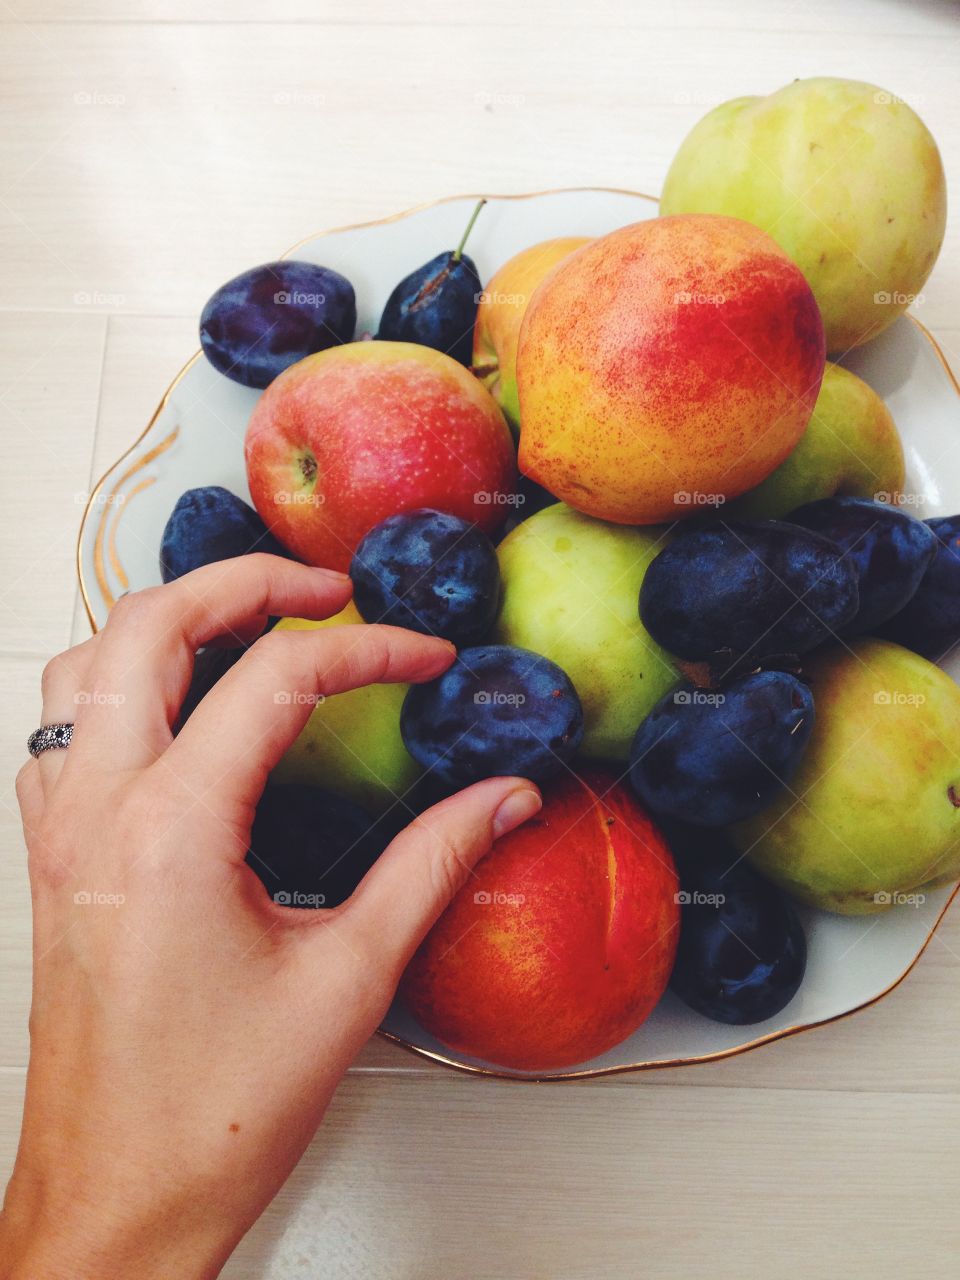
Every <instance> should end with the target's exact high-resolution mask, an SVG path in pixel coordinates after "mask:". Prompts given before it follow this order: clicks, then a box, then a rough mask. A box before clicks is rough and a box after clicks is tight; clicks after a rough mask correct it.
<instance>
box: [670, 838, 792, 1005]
mask: <svg viewBox="0 0 960 1280" xmlns="http://www.w3.org/2000/svg"><path fill="white" fill-rule="evenodd" d="M713 844H716V845H717V846H718V847H709V848H707V849H705V851H704V856H701V857H690V856H689V855H688V856H683V855H682V854H678V855H677V864H678V869H679V872H680V884H681V899H680V901H681V907H680V941H679V944H678V946H677V958H676V962H675V964H674V968H673V974H672V976H671V979H670V987H671V989H672V990H673V991H674V992H675V993H676V994H677V995H678V996H679V997H680V999H681V1000H682V1001H683V1002H684V1003H685V1004H686V1005H688V1006H689V1007H690V1008H691V1009H694V1010H695V1011H696V1012H697V1013H701V1014H703V1015H704V1017H707V1018H711V1019H712V1020H713V1021H714V1022H725V1023H728V1024H731V1025H734V1026H744V1025H747V1024H750V1023H755V1022H765V1021H766V1020H767V1019H768V1018H772V1017H774V1016H775V1015H776V1014H778V1013H779V1012H780V1011H781V1009H784V1008H786V1006H787V1005H788V1004H789V1003H790V1001H791V1000H792V999H793V997H794V996H795V995H796V993H797V991H798V989H799V987H800V984H801V983H802V981H803V976H804V973H805V971H806V966H807V939H806V935H805V934H804V931H803V925H802V924H801V922H800V917H799V916H798V915H797V912H796V910H795V909H794V907H793V905H792V903H790V902H789V901H788V899H787V898H786V897H784V895H783V894H782V893H781V892H780V890H779V889H778V888H777V887H776V886H775V885H772V884H770V882H769V881H767V880H764V879H763V877H762V876H760V875H758V874H757V872H756V871H754V870H753V868H752V867H750V866H749V865H748V864H747V863H745V862H743V861H741V860H740V856H739V854H738V853H737V852H736V851H735V850H733V849H732V848H730V847H729V846H726V845H725V843H724V841H723V838H722V836H720V835H717V836H716V837H715V840H712V841H711V846H712V845H713Z"/></svg>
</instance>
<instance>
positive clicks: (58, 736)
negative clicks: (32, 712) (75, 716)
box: [27, 724, 73, 757]
mask: <svg viewBox="0 0 960 1280" xmlns="http://www.w3.org/2000/svg"><path fill="white" fill-rule="evenodd" d="M72 741H73V725H72V724H43V725H41V726H40V728H39V729H34V731H33V733H31V735H30V737H29V738H28V739H27V750H28V751H29V752H30V754H31V755H32V756H34V757H36V756H42V755H43V753H44V751H55V750H57V749H58V748H61V749H62V748H65V747H69V745H70V743H71V742H72Z"/></svg>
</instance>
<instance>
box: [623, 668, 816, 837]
mask: <svg viewBox="0 0 960 1280" xmlns="http://www.w3.org/2000/svg"><path fill="white" fill-rule="evenodd" d="M813 718H814V710H813V695H812V694H811V692H810V689H809V688H808V686H807V685H805V684H803V683H802V682H801V681H800V680H798V679H797V678H796V676H793V675H790V674H788V673H787V672H786V671H757V672H752V673H751V674H750V675H746V676H741V677H739V678H738V679H735V680H731V681H730V682H729V683H728V684H726V685H725V686H724V687H723V688H722V689H717V690H712V689H697V688H695V687H694V686H693V685H692V684H683V685H681V686H680V687H679V688H678V689H676V690H674V691H673V692H672V693H668V694H667V695H666V696H665V697H663V698H661V699H660V701H659V702H658V703H657V704H656V706H655V707H654V708H653V710H652V711H651V712H650V714H649V715H648V716H647V718H646V719H645V720H644V721H643V723H642V724H641V725H640V728H639V729H638V730H637V734H636V737H635V738H634V740H633V746H632V748H631V751H630V783H631V785H632V787H633V790H634V792H635V793H636V795H637V797H638V798H639V800H640V801H641V803H643V804H645V805H646V806H647V807H648V808H650V809H651V810H653V812H654V813H655V814H658V815H663V816H664V817H668V818H674V819H677V820H678V821H682V822H689V823H696V824H698V825H700V826H707V827H722V826H726V825H727V824H728V823H731V822H739V821H741V820H742V819H744V818H749V817H752V816H753V815H754V814H755V813H759V812H760V810H761V809H765V808H766V807H767V805H768V804H770V803H772V801H773V800H774V799H776V797H777V795H778V793H779V792H780V790H781V788H782V787H783V786H784V784H785V783H787V782H789V780H790V778H791V777H792V776H793V774H794V773H795V772H796V769H797V766H798V765H799V763H800V759H801V757H802V756H803V752H804V750H805V748H806V745H807V742H808V740H809V737H810V731H811V729H812V728H813Z"/></svg>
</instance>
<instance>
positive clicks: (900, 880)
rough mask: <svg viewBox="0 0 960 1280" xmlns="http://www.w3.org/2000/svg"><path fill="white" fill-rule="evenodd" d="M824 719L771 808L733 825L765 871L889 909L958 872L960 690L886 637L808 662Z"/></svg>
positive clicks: (803, 887)
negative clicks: (781, 793) (796, 768)
mask: <svg viewBox="0 0 960 1280" xmlns="http://www.w3.org/2000/svg"><path fill="white" fill-rule="evenodd" d="M805 666H806V674H807V676H808V678H809V680H810V682H811V687H812V689H813V696H814V702H815V705H816V719H815V721H814V726H813V733H812V734H811V737H810V741H809V743H808V745H807V749H806V753H805V754H804V757H803V760H802V762H801V764H800V768H799V770H798V772H797V773H796V774H794V776H793V778H792V780H791V783H790V786H789V788H787V789H786V790H785V791H784V792H783V795H782V797H781V798H780V799H779V800H778V801H777V802H776V803H775V804H773V805H771V807H770V808H768V809H764V811H763V812H762V813H760V814H759V815H758V816H757V817H755V818H751V819H749V821H747V822H742V823H739V824H737V825H736V826H735V827H733V828H732V834H733V837H734V840H735V842H736V843H737V845H738V846H739V847H740V849H741V850H743V852H745V853H748V854H749V857H750V859H751V860H752V861H753V862H754V864H755V865H756V866H757V868H758V869H759V870H760V871H762V872H763V874H764V875H766V876H769V877H770V879H772V880H775V881H776V882H777V883H778V884H780V885H782V886H783V888H785V889H787V890H788V891H789V892H790V893H792V894H793V895H794V896H795V897H797V898H799V899H800V900H801V901H802V902H807V903H810V904H812V905H813V906H815V907H823V908H825V909H826V910H827V911H836V912H839V913H841V914H843V915H862V914H867V913H871V912H876V911H885V910H887V909H888V908H889V907H891V906H896V905H897V903H898V902H902V901H904V899H907V900H909V899H910V895H913V894H917V893H923V892H924V891H925V890H926V889H929V888H932V887H934V886H936V885H938V884H943V883H946V882H948V881H951V880H955V879H956V878H957V877H958V876H960V755H958V752H957V730H958V727H960V688H958V687H957V685H955V684H954V682H953V681H952V680H951V679H950V677H949V676H948V675H947V674H946V673H945V672H944V671H941V670H940V668H939V667H935V666H934V665H933V663H932V662H928V661H927V660H926V658H921V657H920V656H919V655H918V654H915V653H911V652H910V651H909V650H908V649H901V648H900V646H899V645H896V644H891V643H890V642H889V641H886V640H860V641H857V642H856V643H855V644H853V645H852V646H850V647H849V648H847V647H840V646H836V647H833V648H831V649H826V650H820V651H819V652H818V653H816V654H815V655H813V657H811V658H810V659H808V660H807V663H806V664H805Z"/></svg>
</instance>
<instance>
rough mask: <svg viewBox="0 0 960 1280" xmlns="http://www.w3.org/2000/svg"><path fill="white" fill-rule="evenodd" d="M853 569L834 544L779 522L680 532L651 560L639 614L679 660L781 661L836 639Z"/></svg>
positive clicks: (851, 610)
mask: <svg viewBox="0 0 960 1280" xmlns="http://www.w3.org/2000/svg"><path fill="white" fill-rule="evenodd" d="M858 598H859V597H858V594H857V573H856V569H855V568H854V566H853V564H852V563H850V561H849V560H848V559H846V558H844V555H843V553H842V551H841V550H840V548H839V547H838V546H837V544H836V543H834V542H831V541H830V539H828V538H825V537H824V536H823V535H822V534H819V533H814V532H812V531H811V530H809V529H802V528H800V527H799V526H798V525H795V524H787V523H786V522H784V521H780V520H762V521H757V522H747V521H744V522H742V523H735V524H727V523H717V524H712V525H708V526H706V527H704V528H699V529H684V530H682V531H681V532H680V533H678V534H677V535H676V537H675V538H674V539H673V541H672V542H670V543H669V544H668V546H667V547H666V548H665V549H664V550H663V551H661V552H660V554H659V555H658V556H657V557H656V558H655V559H654V560H653V561H652V562H651V564H650V567H649V568H648V569H647V572H646V575H645V577H644V580H643V586H642V588H641V590H640V617H641V619H642V620H643V624H644V626H645V627H646V628H647V630H648V631H649V632H650V634H651V635H652V636H653V638H654V639H655V640H657V641H659V643H660V644H662V645H663V647H664V648H665V649H667V650H669V652H670V653H673V654H675V655H676V656H677V657H679V658H686V659H688V660H692V661H713V660H718V659H719V660H722V659H729V658H734V659H737V658H750V659H757V660H762V659H764V658H778V659H779V658H783V657H784V656H792V655H796V654H801V653H806V652H807V650H809V649H813V648H815V647H816V646H817V645H818V644H821V643H822V642H823V641H824V640H826V639H828V638H829V637H830V636H831V635H836V634H837V633H838V632H839V631H840V630H841V629H842V628H843V627H844V626H846V624H847V623H848V622H850V620H851V619H852V618H853V617H854V615H855V614H856V611H857V603H858Z"/></svg>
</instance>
